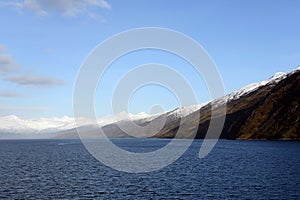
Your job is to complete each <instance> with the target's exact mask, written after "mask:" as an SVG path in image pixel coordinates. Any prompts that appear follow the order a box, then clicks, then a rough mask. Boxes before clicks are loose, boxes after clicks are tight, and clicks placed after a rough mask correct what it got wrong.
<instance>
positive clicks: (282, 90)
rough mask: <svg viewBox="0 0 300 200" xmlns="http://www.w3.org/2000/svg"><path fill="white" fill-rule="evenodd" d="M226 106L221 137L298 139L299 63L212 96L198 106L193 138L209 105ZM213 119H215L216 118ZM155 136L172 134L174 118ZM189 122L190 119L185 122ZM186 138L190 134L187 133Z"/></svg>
mask: <svg viewBox="0 0 300 200" xmlns="http://www.w3.org/2000/svg"><path fill="white" fill-rule="evenodd" d="M226 102H227V106H226V110H227V111H226V120H225V124H224V128H223V131H222V134H221V138H225V139H293V140H294V139H297V140H298V139H300V120H299V118H300V106H299V104H300V67H298V68H297V69H295V70H294V71H292V72H290V73H288V74H284V73H277V74H276V75H274V76H273V77H272V78H271V79H269V80H267V81H263V82H260V83H256V84H251V85H248V86H246V87H244V88H242V89H240V90H238V91H236V92H233V93H231V94H229V95H226V96H224V97H222V98H220V99H217V100H214V101H212V102H210V103H208V104H207V105H205V106H203V107H201V109H200V113H201V116H200V119H193V120H196V121H198V122H199V123H198V124H199V127H198V131H197V135H196V137H197V138H204V137H205V135H206V132H207V129H208V125H209V122H210V120H211V119H210V117H211V108H212V106H213V107H214V108H215V109H216V111H217V110H218V109H219V108H222V106H223V105H224V104H225V103H226ZM214 120H218V119H217V118H216V119H214ZM174 123H175V124H177V125H175V126H174V124H173V125H172V126H171V127H168V125H167V126H166V127H165V128H164V129H163V130H162V131H161V132H160V133H158V134H157V135H156V137H174V136H175V135H176V130H177V128H178V126H179V123H178V122H176V121H175V122H174ZM187 123H191V122H187ZM186 138H191V136H190V135H189V133H187V135H186Z"/></svg>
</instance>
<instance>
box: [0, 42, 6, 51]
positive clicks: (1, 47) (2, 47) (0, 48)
mask: <svg viewBox="0 0 300 200" xmlns="http://www.w3.org/2000/svg"><path fill="white" fill-rule="evenodd" d="M4 51H6V47H5V46H4V45H2V44H0V52H4Z"/></svg>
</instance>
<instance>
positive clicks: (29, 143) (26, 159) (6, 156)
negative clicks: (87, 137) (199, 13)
mask: <svg viewBox="0 0 300 200" xmlns="http://www.w3.org/2000/svg"><path fill="white" fill-rule="evenodd" d="M169 141H170V140H168V139H114V140H113V142H114V143H115V144H117V145H119V146H120V147H122V148H124V149H126V150H130V151H134V152H147V151H153V150H155V149H158V148H160V147H162V146H164V145H166V144H167V143H168V142H169ZM201 143H202V140H195V141H194V142H193V144H192V146H191V147H190V148H189V149H188V151H186V153H185V154H183V155H182V157H181V158H180V159H178V160H177V161H176V162H174V163H173V164H171V165H169V166H167V167H166V168H163V169H161V170H159V171H155V172H150V173H140V174H130V173H124V172H119V171H116V170H113V169H111V168H109V167H107V166H105V165H103V164H101V163H100V162H99V161H97V160H96V159H95V158H93V157H92V156H91V155H90V154H89V153H88V151H87V150H86V149H85V147H84V146H83V145H82V143H81V142H80V140H1V141H0V199H300V142H294V141H229V140H219V141H218V143H217V145H216V146H215V148H214V149H213V151H212V152H211V153H210V154H209V155H208V156H207V157H205V158H204V159H199V157H198V152H199V148H200V146H201Z"/></svg>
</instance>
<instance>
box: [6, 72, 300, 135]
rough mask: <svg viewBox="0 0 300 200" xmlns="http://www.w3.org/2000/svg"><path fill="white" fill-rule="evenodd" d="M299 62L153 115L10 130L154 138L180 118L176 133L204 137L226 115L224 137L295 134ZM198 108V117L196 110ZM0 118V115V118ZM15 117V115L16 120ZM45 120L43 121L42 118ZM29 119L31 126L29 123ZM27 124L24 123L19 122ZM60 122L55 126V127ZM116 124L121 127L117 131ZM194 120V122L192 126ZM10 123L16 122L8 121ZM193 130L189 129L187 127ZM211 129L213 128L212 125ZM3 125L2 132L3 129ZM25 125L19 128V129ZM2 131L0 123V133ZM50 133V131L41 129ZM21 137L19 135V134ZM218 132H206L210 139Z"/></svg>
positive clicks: (172, 129) (298, 125) (166, 132)
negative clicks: (140, 129)
mask: <svg viewBox="0 0 300 200" xmlns="http://www.w3.org/2000/svg"><path fill="white" fill-rule="evenodd" d="M299 94H300V66H299V67H297V68H296V69H294V70H293V71H291V72H289V73H283V72H278V73H276V74H274V76H272V77H270V78H269V79H268V80H265V81H261V82H258V83H252V84H249V85H246V86H244V87H242V88H240V89H239V90H236V91H234V92H231V93H229V94H227V95H225V96H223V97H220V98H217V99H214V100H212V101H210V102H207V103H205V104H198V105H191V106H186V107H180V108H176V109H174V110H172V111H167V112H164V113H161V114H156V115H147V114H145V113H140V114H137V115H132V114H127V113H119V114H118V115H117V116H115V118H113V117H106V118H103V119H102V120H101V119H99V120H98V121H97V123H98V124H89V122H88V121H84V120H82V125H79V126H78V127H76V125H75V123H74V119H73V118H68V117H65V120H66V121H65V122H66V123H61V122H59V120H58V118H57V119H56V120H58V121H55V119H51V120H52V121H51V120H50V122H49V124H50V125H51V126H52V127H48V129H47V128H44V129H40V130H39V129H34V128H33V126H32V124H34V121H33V120H31V121H30V120H29V121H27V122H28V124H29V126H27V129H26V126H24V127H25V129H21V130H19V131H18V130H15V131H12V132H11V133H12V135H14V136H15V135H16V134H18V133H19V132H22V133H24V132H25V133H26V131H27V132H30V131H31V132H32V133H33V134H34V135H37V136H38V135H42V134H41V133H44V135H45V136H46V135H47V136H48V137H49V136H50V135H51V136H50V137H55V138H78V135H77V128H78V129H82V130H84V131H85V132H86V135H85V136H86V137H97V136H98V130H99V129H98V128H99V126H101V128H102V130H103V131H104V132H105V134H106V135H107V136H108V137H158V138H174V137H175V136H176V133H177V130H178V129H179V126H180V123H181V122H182V120H183V121H184V119H188V120H186V121H185V122H184V123H185V125H186V128H185V134H184V135H181V136H180V137H181V138H194V137H196V138H205V137H206V132H207V130H208V126H209V124H210V122H211V120H218V118H221V117H226V120H225V123H224V127H223V130H222V133H221V135H220V138H224V139H293V140H299V139H300V132H299V130H300V122H299V118H300V114H299V113H300V110H299V109H300V106H299V102H300V97H299ZM225 105H226V116H224V113H223V114H222V108H223V107H224V106H225ZM212 108H214V111H215V112H216V113H217V114H218V115H219V116H218V115H217V117H216V118H215V119H211V110H212ZM197 112H200V116H199V118H197V117H196V116H197V115H196V113H197ZM7 118H12V119H15V121H18V120H19V118H18V117H16V116H7ZM1 120H2V123H0V124H3V117H2V118H0V122H1ZM162 120H166V121H165V125H164V126H163V127H162V128H161V129H159V130H160V131H158V132H157V133H156V132H155V133H153V130H151V128H150V129H149V130H148V129H145V131H144V132H143V133H135V134H130V135H129V134H127V133H134V132H135V126H133V125H132V122H134V123H135V124H136V125H139V126H142V127H145V126H147V125H149V124H150V125H151V123H152V124H154V126H152V129H153V127H154V128H155V125H156V124H157V126H158V125H159V124H161V123H160V122H161V121H162ZM19 121H20V120H19ZM44 123H45V124H46V125H47V120H46V119H45V118H44ZM30 124H31V126H30ZM25 125H27V124H25ZM58 125H60V126H58ZM119 125H122V126H123V127H125V129H126V130H127V131H124V130H122V129H121V128H120V127H119ZM196 125H198V127H196ZM12 126H13V127H14V128H17V127H16V123H13V125H12ZM196 128H197V131H196V134H193V131H194V132H195V130H196ZM212 128H214V127H212ZM3 130H4V131H3ZM24 130H25V131H24ZM1 132H2V133H6V134H5V136H6V137H7V135H9V134H8V132H9V131H6V130H5V129H4V128H3V125H2V126H1V125H0V133H1ZM47 133H51V134H47ZM0 135H1V134H0ZM23 136H24V134H23ZM216 137H218V136H211V138H216Z"/></svg>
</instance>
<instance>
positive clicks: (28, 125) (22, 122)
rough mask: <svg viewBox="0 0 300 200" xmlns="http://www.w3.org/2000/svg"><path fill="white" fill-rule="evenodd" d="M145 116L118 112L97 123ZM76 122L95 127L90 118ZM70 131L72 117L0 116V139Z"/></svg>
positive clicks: (53, 135) (89, 127) (103, 124)
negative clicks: (26, 117) (23, 117)
mask: <svg viewBox="0 0 300 200" xmlns="http://www.w3.org/2000/svg"><path fill="white" fill-rule="evenodd" d="M147 116H148V115H147V114H146V113H139V114H137V115H132V114H129V115H127V114H126V113H119V114H118V115H116V116H115V117H112V116H107V117H103V118H101V119H98V120H97V123H98V125H100V126H105V125H106V124H111V123H113V122H115V121H116V120H117V121H118V120H123V119H124V118H125V117H129V119H130V120H135V119H140V118H145V117H147ZM77 122H78V123H79V127H80V128H82V129H83V128H85V129H87V130H89V129H95V127H96V126H95V125H91V124H92V122H91V120H88V119H85V118H80V119H79V120H78V121H77ZM98 125H97V126H98ZM72 131H73V132H74V131H75V132H76V123H75V120H74V118H73V117H67V116H64V117H52V118H40V119H22V118H20V117H18V116H15V115H8V116H0V139H24V138H53V137H55V136H56V135H57V134H61V133H65V132H72ZM67 138H68V137H67Z"/></svg>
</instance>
